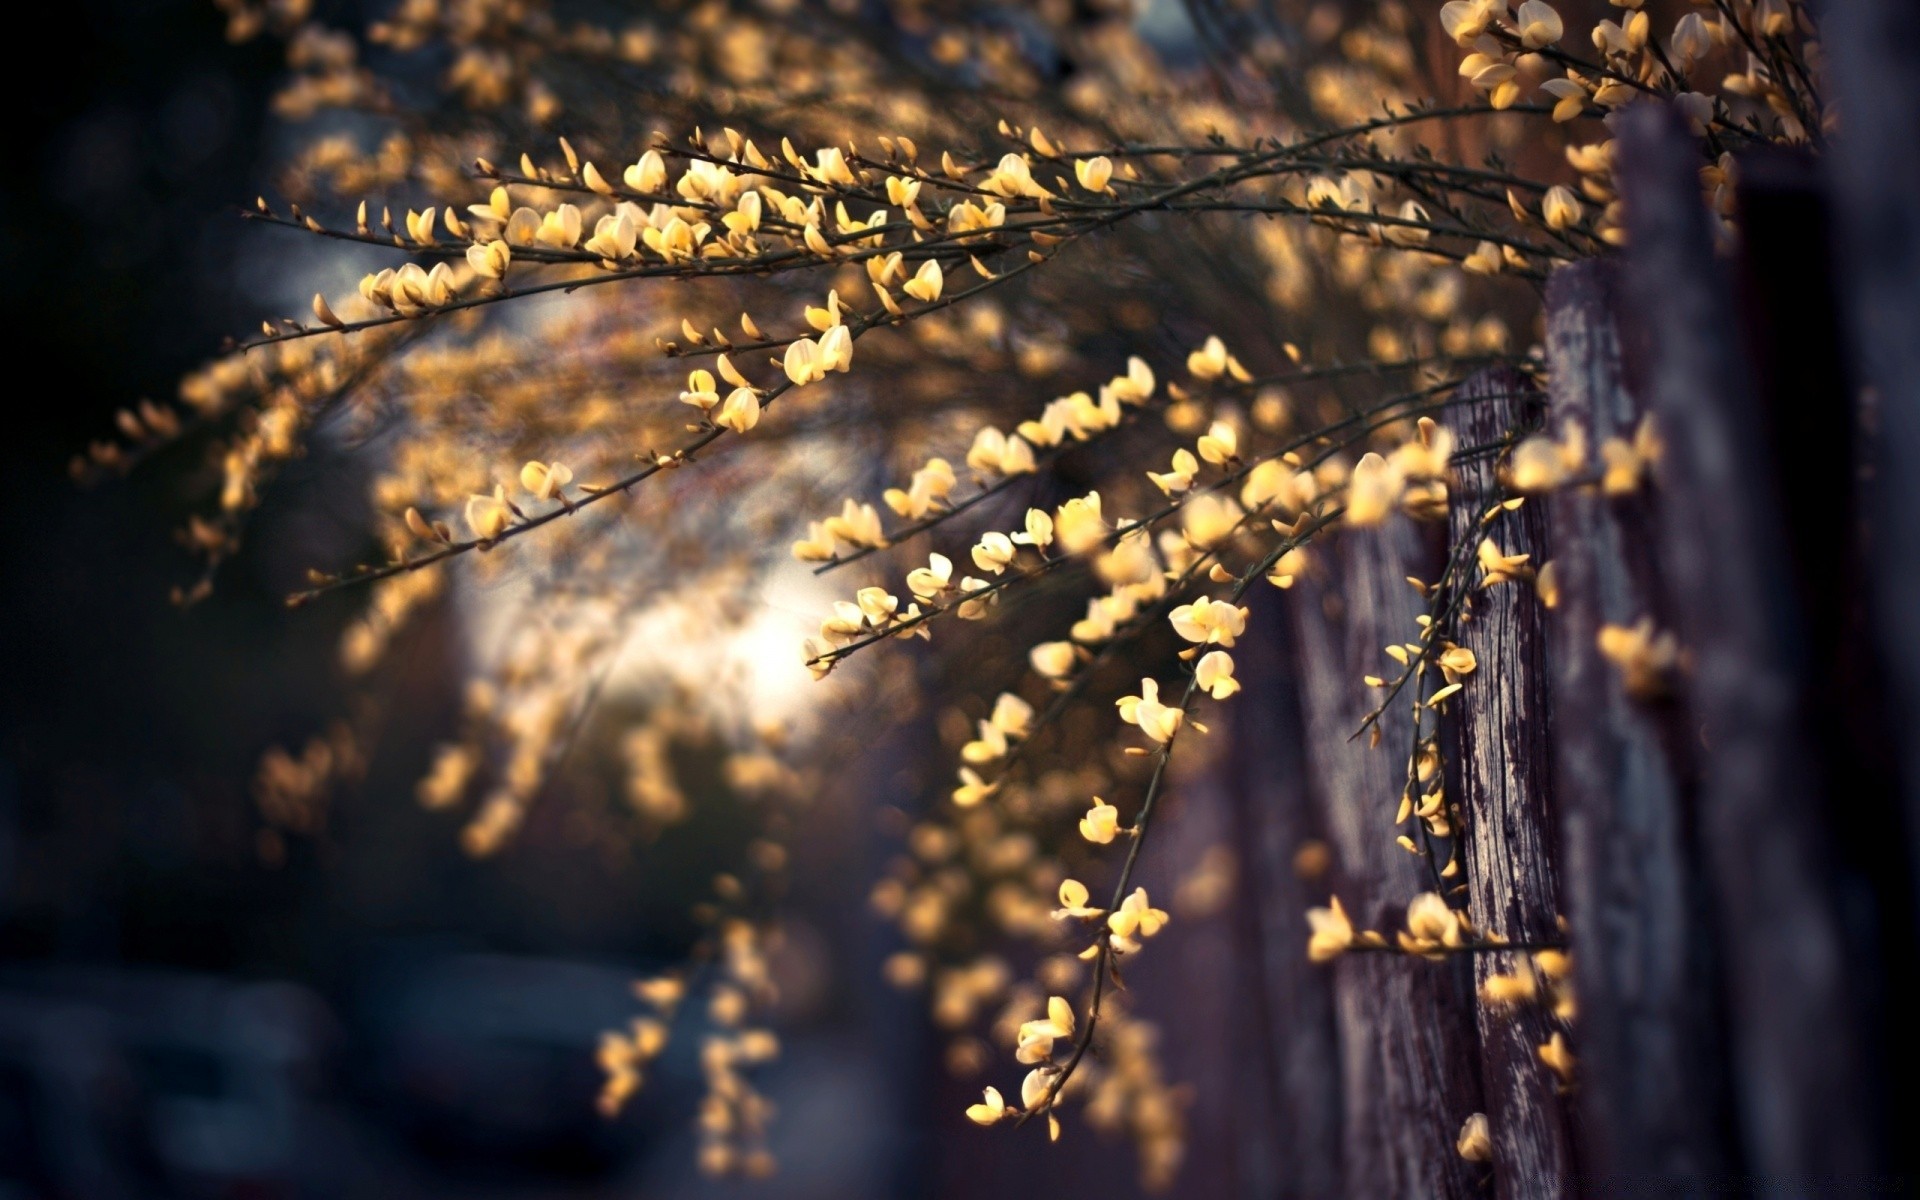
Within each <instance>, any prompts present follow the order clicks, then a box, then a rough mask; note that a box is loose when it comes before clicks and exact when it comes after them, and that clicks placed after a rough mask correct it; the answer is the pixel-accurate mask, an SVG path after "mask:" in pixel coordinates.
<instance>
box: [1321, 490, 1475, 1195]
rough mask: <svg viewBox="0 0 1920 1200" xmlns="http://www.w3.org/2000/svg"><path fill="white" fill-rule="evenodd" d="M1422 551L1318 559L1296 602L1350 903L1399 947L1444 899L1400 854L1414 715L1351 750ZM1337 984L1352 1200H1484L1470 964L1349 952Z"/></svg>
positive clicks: (1345, 549) (1356, 542)
mask: <svg viewBox="0 0 1920 1200" xmlns="http://www.w3.org/2000/svg"><path fill="white" fill-rule="evenodd" d="M1421 549H1422V539H1421V536H1420V533H1419V531H1417V530H1416V529H1414V528H1413V527H1412V525H1411V524H1410V523H1409V522H1407V521H1406V520H1404V519H1396V520H1395V521H1394V522H1392V523H1391V524H1389V525H1388V526H1386V527H1384V528H1381V529H1377V530H1368V531H1365V532H1363V533H1361V534H1359V535H1358V536H1354V535H1347V536H1342V537H1338V538H1335V539H1333V540H1332V544H1331V545H1330V546H1328V547H1327V548H1326V549H1324V550H1318V551H1316V562H1317V567H1318V570H1317V571H1316V572H1315V573H1313V577H1310V578H1307V579H1302V580H1301V581H1300V582H1298V583H1296V584H1295V585H1294V587H1293V589H1292V592H1291V593H1290V594H1289V596H1288V604H1287V609H1288V612H1289V615H1290V616H1291V618H1292V624H1293V628H1294V641H1295V645H1296V647H1297V651H1298V660H1299V678H1300V680H1301V685H1302V686H1301V698H1300V699H1301V712H1302V715H1303V717H1304V718H1305V721H1304V724H1305V729H1306V745H1307V766H1308V769H1309V772H1308V779H1309V784H1310V786H1311V788H1312V789H1313V792H1314V797H1315V800H1316V802H1317V803H1318V805H1319V807H1320V809H1321V811H1322V813H1323V817H1322V819H1323V821H1324V825H1325V828H1326V830H1327V836H1328V841H1329V843H1330V844H1331V846H1332V849H1333V852H1334V858H1335V862H1336V869H1335V872H1334V876H1335V883H1336V889H1335V890H1337V892H1338V893H1339V895H1340V896H1341V898H1342V899H1343V900H1344V901H1345V902H1346V903H1347V904H1348V905H1349V906H1350V908H1351V913H1352V917H1353V919H1354V921H1355V923H1356V924H1357V925H1361V926H1364V927H1367V928H1374V929H1380V930H1382V931H1383V932H1386V933H1388V935H1389V936H1391V931H1392V930H1395V929H1398V928H1401V927H1402V925H1403V922H1404V920H1405V905H1406V903H1407V901H1409V900H1410V899H1412V898H1413V897H1414V896H1415V895H1416V894H1418V893H1420V892H1424V891H1430V890H1432V887H1433V885H1432V883H1431V881H1430V880H1429V879H1428V876H1427V869H1426V867H1425V866H1424V865H1423V864H1422V863H1421V861H1420V860H1418V859H1416V858H1415V857H1413V856H1412V855H1410V854H1408V853H1407V852H1406V851H1404V850H1402V849H1400V848H1399V846H1397V845H1395V843H1394V825H1393V819H1394V813H1395V809H1396V807H1397V806H1398V803H1399V799H1400V794H1401V788H1402V785H1403V783H1404V780H1405V777H1406V757H1405V755H1406V753H1407V748H1408V745H1409V741H1408V739H1409V736H1410V729H1409V726H1408V718H1407V716H1406V713H1405V709H1404V706H1401V705H1395V706H1393V707H1394V709H1395V710H1396V711H1392V712H1390V713H1389V714H1388V716H1387V718H1386V719H1385V720H1383V721H1382V727H1383V734H1384V740H1383V742H1382V744H1381V745H1380V746H1379V747H1377V748H1374V749H1369V748H1368V745H1367V739H1366V738H1364V737H1363V738H1359V739H1356V740H1353V741H1349V740H1348V738H1349V737H1350V736H1351V735H1352V734H1353V733H1354V732H1355V730H1357V729H1358V728H1359V725H1360V721H1361V720H1362V718H1363V717H1364V716H1365V714H1366V712H1367V710H1368V709H1369V707H1370V706H1371V704H1372V702H1373V697H1372V696H1371V695H1369V694H1368V690H1367V689H1365V688H1363V687H1360V686H1358V684H1359V681H1360V677H1361V676H1362V675H1363V674H1368V673H1371V672H1374V671H1377V670H1378V669H1379V664H1380V662H1381V657H1380V655H1381V647H1382V646H1384V645H1385V644H1386V643H1388V642H1390V641H1391V642H1402V641H1407V640H1410V639H1411V637H1412V636H1413V634H1414V632H1415V631H1416V630H1417V626H1416V625H1415V624H1414V616H1415V611H1416V610H1415V596H1414V593H1413V590H1412V589H1411V588H1410V587H1408V586H1407V583H1406V576H1407V575H1409V574H1417V573H1420V569H1421V567H1422V565H1423V559H1424V557H1425V556H1423V555H1422V554H1421ZM1426 574H1427V575H1428V576H1429V577H1430V576H1431V575H1432V574H1433V572H1432V571H1427V572H1426ZM1332 970H1333V974H1334V985H1333V991H1334V1019H1335V1023H1336V1027H1337V1030H1338V1035H1339V1039H1340V1078H1341V1097H1342V1120H1343V1126H1342V1135H1341V1145H1342V1171H1343V1175H1344V1180H1343V1182H1344V1194H1345V1195H1347V1196H1349V1197H1353V1198H1354V1200H1447V1198H1451V1197H1468V1196H1474V1195H1477V1194H1478V1178H1479V1176H1480V1174H1481V1172H1479V1171H1478V1170H1477V1169H1474V1168H1473V1165H1472V1164H1469V1163H1467V1162H1465V1161H1463V1160H1462V1159H1461V1158H1460V1156H1459V1155H1458V1153H1457V1152H1456V1151H1455V1149H1454V1137H1455V1135H1456V1133H1457V1132H1458V1130H1459V1128H1460V1125H1461V1123H1462V1122H1463V1121H1464V1120H1465V1119H1466V1118H1467V1116H1468V1115H1469V1114H1471V1113H1473V1112H1476V1111H1479V1109H1480V1087H1479V1079H1478V1070H1477V1062H1476V1056H1475V1053H1474V1044H1473V1016H1472V1010H1471V1007H1470V1005H1471V993H1470V987H1471V984H1470V982H1469V979H1468V974H1467V972H1468V968H1467V964H1465V963H1463V962H1459V961H1457V960H1452V959H1449V960H1448V961H1445V962H1439V963H1433V962H1424V961H1419V960H1415V959H1409V958H1406V957H1403V956H1400V955H1387V954H1349V955H1346V956H1344V957H1342V958H1340V959H1337V960H1335V962H1334V963H1333V967H1332Z"/></svg>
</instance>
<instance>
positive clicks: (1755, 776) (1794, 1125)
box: [1618, 105, 1876, 1178]
mask: <svg viewBox="0 0 1920 1200" xmlns="http://www.w3.org/2000/svg"><path fill="white" fill-rule="evenodd" d="M1618 125H1619V128H1618V134H1619V137H1618V147H1619V151H1618V159H1619V168H1618V178H1619V182H1620V187H1621V191H1622V195H1623V198H1624V200H1625V203H1626V215H1627V230H1628V234H1629V239H1630V249H1629V252H1628V255H1627V296H1628V300H1629V305H1630V308H1631V310H1632V311H1633V313H1634V315H1635V319H1636V320H1637V321H1639V322H1640V323H1641V324H1642V326H1643V327H1644V330H1645V335H1646V344H1647V347H1648V362H1647V369H1646V377H1647V380H1648V383H1647V393H1648V394H1647V401H1648V404H1649V407H1650V408H1651V409H1652V411H1653V412H1654V413H1655V414H1656V415H1657V417H1658V418H1659V420H1660V422H1661V428H1662V432H1663V436H1664V437H1665V439H1666V442H1667V451H1666V454H1665V455H1664V457H1663V459H1662V461H1661V465H1660V471H1659V484H1660V487H1661V490H1662V493H1663V495H1662V501H1663V502H1662V508H1661V520H1660V521H1659V523H1658V526H1657V546H1658V550H1659V562H1660V567H1661V572H1662V575H1663V576H1664V577H1665V579H1666V581H1667V586H1668V590H1669V594H1670V595H1671V597H1672V606H1673V612H1674V617H1675V624H1676V628H1677V631H1678V632H1679V634H1680V637H1681V641H1682V642H1683V643H1684V644H1685V645H1686V647H1687V648H1688V649H1689V650H1690V651H1691V654H1692V657H1693V671H1692V674H1691V677H1690V679H1689V680H1688V683H1687V688H1686V692H1687V699H1688V702H1689V704H1690V706H1691V711H1692V713H1693V716H1694V717H1695V719H1696V720H1697V721H1698V722H1699V729H1700V736H1701V741H1702V743H1703V745H1704V746H1705V752H1704V754H1703V756H1702V769H1701V788H1700V796H1699V818H1698V819H1699V828H1700V833H1701V844H1702V846H1703V848H1704V850H1705V854H1704V862H1705V865H1706V869H1707V875H1708V879H1709V881H1710V883H1711V885H1712V893H1713V896H1714V900H1715V904H1716V921H1715V926H1714V931H1715V936H1716V938H1717V941H1718V944H1719V945H1720V947H1721V949H1722V952H1723V960H1724V963H1725V996H1726V999H1727V1007H1728V1012H1729V1015H1730V1018H1731V1022H1730V1029H1731V1035H1732V1036H1731V1060H1732V1064H1733V1075H1734V1079H1735V1081H1736V1085H1737V1086H1736V1088H1735V1092H1736V1094H1737V1096H1738V1099H1739V1103H1740V1111H1739V1122H1740V1127H1741V1133H1742V1142H1743V1147H1742V1148H1743V1151H1744V1156H1745V1159H1746V1163H1747V1164H1748V1165H1749V1166H1751V1167H1753V1168H1754V1169H1757V1170H1760V1171H1763V1172H1766V1173H1769V1174H1773V1175H1776V1176H1779V1177H1783V1178H1833V1177H1836V1176H1840V1175H1845V1174H1850V1173H1856V1172H1866V1171H1870V1170H1872V1169H1873V1168H1874V1166H1875V1163H1876V1155H1875V1153H1874V1148H1873V1145H1872V1143H1873V1128H1874V1122H1873V1120H1872V1116H1871V1113H1870V1111H1869V1110H1870V1107H1871V1104H1870V1099H1869V1089H1868V1088H1867V1086H1866V1083H1865V1081H1866V1079H1867V1078H1868V1072H1867V1070H1866V1061H1867V1060H1866V1054H1867V1048H1866V1047H1865V1046H1864V1045H1863V1044H1862V1039H1861V1029H1862V1024H1861V1021H1860V1019H1859V1018H1860V1015H1861V1007H1860V1005H1859V1004H1857V1003H1856V1001H1855V998H1854V997H1853V996H1852V994H1851V988H1852V981H1851V980H1850V979H1849V977H1848V967H1847V961H1846V958H1845V955H1844V953H1843V950H1842V946H1843V939H1842V937H1841V935H1840V927H1839V914H1838V912H1837V909H1836V899H1835V896H1834V894H1833V890H1832V882H1833V870H1832V856H1831V850H1830V847H1829V846H1828V845H1827V840H1826V839H1827V830H1826V827H1825V825H1824V823H1823V820H1824V819H1823V815H1822V796H1821V789H1820V787H1819V772H1818V770H1817V767H1816V765H1815V763H1814V761H1813V757H1812V754H1811V751H1810V749H1809V745H1808V738H1807V732H1806V731H1807V721H1806V717H1805V714H1804V713H1803V712H1801V711H1800V696H1801V687H1800V682H1799V681H1798V680H1797V679H1795V678H1794V676H1793V673H1792V670H1791V667H1790V665H1789V660H1790V657H1791V654H1790V651H1791V647H1792V644H1793V639H1794V634H1793V630H1794V628H1795V623H1796V619H1797V618H1796V614H1794V613H1793V611H1792V603H1791V602H1792V597H1791V594H1790V590H1789V589H1788V588H1786V587H1783V586H1780V585H1779V581H1777V580H1775V579H1773V578H1772V577H1770V574H1769V572H1770V570H1771V569H1773V567H1775V566H1776V565H1777V564H1776V563H1775V562H1774V560H1773V559H1772V558H1771V557H1770V554H1771V550H1770V546H1771V543H1770V540H1769V531H1770V530H1774V529H1777V528H1778V526H1779V518H1778V512H1777V504H1776V499H1775V496H1774V494H1773V491H1772V489H1771V487H1770V483H1769V480H1768V478H1767V475H1766V473H1765V471H1764V469H1763V468H1762V464H1763V463H1764V461H1765V456H1764V453H1763V452H1762V451H1761V450H1760V449H1759V447H1757V446H1756V445H1755V441H1756V432H1757V431H1756V430H1755V429H1754V423H1755V422H1754V411H1753V408H1754V391H1753V387H1752V384H1751V381H1750V378H1749V374H1748V369H1747V366H1746V363H1745V361H1744V358H1743V354H1742V351H1741V348H1740V343H1739V335H1738V331H1737V329H1736V327H1735V325H1734V317H1733V313H1734V311H1735V310H1734V307H1733V304H1732V302H1731V297H1730V295H1729V291H1728V288H1727V284H1726V281H1725V278H1724V269H1723V265H1722V263H1721V262H1720V260H1719V259H1717V258H1716V257H1715V254H1714V250H1713V233H1712V229H1711V226H1710V224H1709V215H1708V213H1707V211H1706V209H1705V207H1704V206H1703V204H1702V202H1701V199H1700V194H1699V183H1698V168H1699V163H1700V152H1699V148H1698V147H1697V145H1696V144H1695V143H1694V141H1693V139H1692V138H1691V136H1690V135H1688V133H1687V132H1686V127H1685V124H1684V122H1683V121H1682V119H1681V118H1680V116H1679V114H1677V113H1673V112H1671V111H1669V110H1667V109H1665V108H1663V107H1660V106H1655V105H1641V106H1636V107H1634V108H1632V109H1629V110H1626V111H1623V112H1622V113H1621V114H1620V120H1619V122H1618Z"/></svg>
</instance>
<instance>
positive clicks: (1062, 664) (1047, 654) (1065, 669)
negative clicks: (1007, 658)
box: [909, 581, 1074, 679]
mask: <svg viewBox="0 0 1920 1200" xmlns="http://www.w3.org/2000/svg"><path fill="white" fill-rule="evenodd" d="M909 582H911V581H909ZM1027 661H1028V662H1029V663H1030V664H1032V666H1033V669H1034V670H1035V671H1037V672H1038V673H1040V674H1042V675H1045V676H1046V677H1047V678H1048V679H1064V678H1065V677H1066V676H1067V674H1068V673H1069V672H1071V671H1072V670H1073V664H1074V653H1073V643H1072V642H1041V643H1040V644H1039V645H1037V646H1035V647H1034V648H1033V649H1032V650H1030V651H1028V652H1027Z"/></svg>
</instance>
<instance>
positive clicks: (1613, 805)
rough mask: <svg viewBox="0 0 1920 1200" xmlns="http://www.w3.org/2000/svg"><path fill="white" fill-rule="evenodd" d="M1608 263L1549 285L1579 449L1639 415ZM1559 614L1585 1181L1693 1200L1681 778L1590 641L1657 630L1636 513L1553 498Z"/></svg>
mask: <svg viewBox="0 0 1920 1200" xmlns="http://www.w3.org/2000/svg"><path fill="white" fill-rule="evenodd" d="M1616 277H1617V269H1616V264H1614V263H1611V262H1604V261H1596V262H1586V263H1580V264H1577V265H1574V266H1570V267H1563V268H1561V269H1560V270H1558V271H1556V272H1555V273H1554V275H1553V277H1552V278H1551V279H1550V280H1549V282H1548V285H1547V362H1548V366H1549V368H1550V370H1551V372H1552V386H1551V398H1550V405H1549V420H1550V423H1551V427H1552V429H1554V430H1555V431H1556V432H1557V431H1559V430H1561V429H1562V428H1563V425H1564V423H1565V422H1566V421H1568V420H1571V421H1573V422H1574V423H1576V424H1578V425H1579V426H1580V427H1581V428H1583V429H1585V430H1586V432H1587V435H1588V441H1589V444H1590V445H1593V446H1598V445H1600V444H1601V443H1602V442H1604V441H1606V440H1607V439H1608V438H1613V437H1619V438H1627V439H1630V438H1631V437H1632V436H1633V432H1634V429H1635V427H1636V426H1637V425H1638V423H1639V420H1640V408H1639V405H1638V402H1637V401H1636V400H1635V399H1634V397H1633V396H1632V395H1631V394H1630V393H1629V392H1628V391H1627V389H1626V387H1625V385H1624V383H1623V381H1622V378H1621V347H1620V340H1619V336H1618V333H1617V331H1616V329H1615V325H1614V319H1613V306H1614V300H1615V293H1616V290H1617V286H1618V285H1617V283H1616ZM1547 508H1548V511H1549V513H1550V514H1551V533H1552V538H1553V547H1554V550H1553V561H1554V564H1555V566H1554V570H1555V573H1556V574H1557V576H1558V587H1559V595H1560V600H1559V607H1558V608H1557V609H1556V610H1555V612H1554V613H1553V614H1552V616H1551V618H1550V620H1549V622H1548V626H1549V630H1550V648H1551V651H1552V661H1553V667H1554V674H1553V680H1552V687H1553V711H1554V736H1553V743H1554V757H1555V766H1556V776H1555V789H1556V790H1555V801H1556V810H1557V816H1558V825H1559V832H1560V845H1561V846H1562V847H1563V853H1562V855H1561V880H1562V884H1561V890H1562V894H1563V896H1564V897H1565V901H1566V913H1567V919H1568V923H1569V926H1570V931H1571V935H1572V945H1573V966H1574V989H1575V994H1576V995H1577V996H1578V997H1579V1001H1580V1016H1579V1024H1578V1028H1577V1038H1576V1049H1577V1051H1578V1053H1579V1055H1580V1063H1581V1066H1580V1077H1581V1083H1580V1088H1579V1093H1578V1096H1579V1101H1580V1104H1579V1109H1580V1114H1581V1128H1580V1132H1581V1163H1582V1174H1583V1176H1584V1177H1585V1178H1587V1179H1589V1180H1592V1181H1593V1188H1594V1190H1597V1191H1598V1192H1600V1194H1605V1191H1606V1189H1607V1187H1608V1186H1609V1184H1608V1181H1609V1180H1616V1181H1629V1180H1645V1179H1658V1180H1661V1181H1663V1182H1665V1183H1668V1184H1670V1185H1671V1186H1673V1187H1674V1188H1675V1189H1676V1190H1677V1191H1678V1192H1679V1193H1681V1194H1693V1193H1696V1192H1698V1191H1699V1190H1700V1189H1701V1188H1703V1187H1704V1186H1705V1185H1706V1183H1707V1182H1708V1181H1709V1180H1710V1179H1712V1178H1714V1177H1716V1176H1718V1175H1720V1174H1721V1173H1723V1172H1724V1171H1725V1170H1727V1168H1728V1166H1729V1164H1730V1161H1731V1159H1730V1156H1729V1154H1728V1152H1727V1151H1728V1147H1727V1146H1726V1144H1725V1141H1724V1137H1725V1131H1726V1129H1727V1128H1728V1127H1729V1118H1728V1114H1727V1112H1726V1094H1725V1086H1726V1084H1725V1079H1724V1074H1725V1066H1724V1059H1723V1058H1722V1055H1721V1052H1720V1045H1719V1041H1718V1039H1717V1038H1716V1037H1715V1034H1714V1030H1713V1026H1712V1015H1711V1011H1710V1009H1711V1003H1712V991H1711V980H1712V972H1711V970H1710V963H1711V954H1712V947H1711V945H1710V944H1709V942H1708V939H1707V937H1706V931H1705V924H1704V923H1705V915H1704V913H1702V911H1701V909H1702V902H1701V899H1700V897H1699V895H1698V887H1699V882H1698V879H1697V874H1696V872H1695V871H1694V869H1693V867H1692V864H1691V863H1690V862H1689V859H1688V852H1689V845H1688V842H1689V839H1688V836H1687V829H1686V826H1685V822H1684V819H1683V809H1682V805H1683V802H1684V791H1683V789H1684V788H1685V787H1686V772H1687V769H1688V768H1687V764H1686V763H1685V762H1684V761H1679V760H1680V759H1681V758H1682V757H1683V756H1681V755H1677V754H1676V753H1673V752H1672V749H1673V748H1672V746H1671V745H1670V743H1669V740H1668V738H1667V736H1666V735H1667V732H1668V731H1667V729H1665V728H1663V724H1664V723H1666V722H1668V721H1669V720H1670V719H1671V717H1672V716H1673V715H1674V714H1673V712H1672V706H1671V705H1670V704H1668V703H1665V702H1662V701H1650V700H1634V699H1632V698H1630V697H1628V695H1627V693H1626V689H1625V687H1624V686H1623V684H1622V682H1621V678H1620V674H1619V672H1618V671H1616V670H1615V669H1614V668H1613V667H1612V666H1611V665H1610V664H1608V663H1607V661H1606V660H1605V659H1604V658H1602V657H1601V655H1600V652H1599V649H1598V647H1597V646H1596V637H1597V634H1598V631H1599V629H1600V628H1601V626H1603V625H1609V624H1610V625H1620V626H1631V625H1633V624H1634V623H1635V622H1636V621H1638V620H1640V619H1641V618H1642V617H1646V616H1653V617H1656V618H1659V619H1661V620H1662V622H1663V623H1664V619H1665V614H1663V613H1661V612H1660V611H1659V604H1658V599H1657V596H1656V594H1655V580H1654V566H1653V562H1652V536H1653V534H1652V529H1651V521H1650V514H1649V511H1648V507H1647V501H1646V498H1645V497H1644V496H1641V497H1628V498H1615V499H1608V498H1606V497H1604V496H1602V495H1601V494H1600V493H1599V491H1598V490H1597V489H1571V490H1567V491H1563V492H1560V493H1558V494H1556V495H1554V496H1553V498H1552V499H1551V501H1550V502H1549V504H1548V505H1547Z"/></svg>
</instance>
